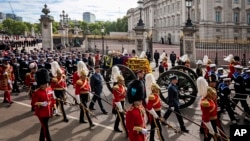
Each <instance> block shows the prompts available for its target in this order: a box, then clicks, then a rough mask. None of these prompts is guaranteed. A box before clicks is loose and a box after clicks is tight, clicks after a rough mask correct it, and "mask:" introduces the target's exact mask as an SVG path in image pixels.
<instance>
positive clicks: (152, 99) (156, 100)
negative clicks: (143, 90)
mask: <svg viewBox="0 0 250 141" xmlns="http://www.w3.org/2000/svg"><path fill="white" fill-rule="evenodd" d="M146 108H147V109H148V110H151V109H154V110H155V111H160V110H161V100H160V97H159V94H151V95H150V96H149V98H148V103H147V105H146ZM152 119H153V116H152V115H151V114H149V120H150V121H151V120H152Z"/></svg>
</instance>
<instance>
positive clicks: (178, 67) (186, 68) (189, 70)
mask: <svg viewBox="0 0 250 141" xmlns="http://www.w3.org/2000/svg"><path fill="white" fill-rule="evenodd" d="M170 70H179V71H183V72H185V73H187V74H188V75H189V76H190V77H191V78H192V79H193V80H194V81H196V80H197V78H198V75H197V74H196V73H195V72H194V71H193V70H192V69H190V68H188V67H185V66H182V65H179V66H175V67H172V68H171V69H170Z"/></svg>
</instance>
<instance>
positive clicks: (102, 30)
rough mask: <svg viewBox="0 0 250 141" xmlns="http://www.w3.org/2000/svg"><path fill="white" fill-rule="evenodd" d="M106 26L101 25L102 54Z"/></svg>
mask: <svg viewBox="0 0 250 141" xmlns="http://www.w3.org/2000/svg"><path fill="white" fill-rule="evenodd" d="M104 30H105V29H104V26H102V27H101V32H102V54H104V36H103V35H104Z"/></svg>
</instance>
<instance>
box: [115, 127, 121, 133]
mask: <svg viewBox="0 0 250 141" xmlns="http://www.w3.org/2000/svg"><path fill="white" fill-rule="evenodd" d="M114 131H115V132H120V133H121V132H122V130H120V129H119V128H115V129H114Z"/></svg>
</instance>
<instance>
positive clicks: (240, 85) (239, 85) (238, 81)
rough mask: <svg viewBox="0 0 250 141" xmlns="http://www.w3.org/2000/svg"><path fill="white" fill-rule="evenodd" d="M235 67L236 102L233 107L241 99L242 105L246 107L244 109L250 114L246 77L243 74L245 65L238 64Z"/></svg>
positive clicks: (234, 100)
mask: <svg viewBox="0 0 250 141" xmlns="http://www.w3.org/2000/svg"><path fill="white" fill-rule="evenodd" d="M234 67H235V69H236V71H235V72H234V73H233V81H234V82H235V83H234V89H235V96H234V99H233V102H234V103H233V105H232V107H233V108H235V107H236V104H237V103H238V102H239V101H240V103H241V106H242V107H243V108H244V111H245V112H246V113H248V114H250V109H249V107H248V104H247V101H246V98H247V95H244V94H246V90H245V82H244V78H243V76H242V74H241V73H242V69H243V67H242V66H240V65H236V66H234ZM239 99H240V100H239Z"/></svg>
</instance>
